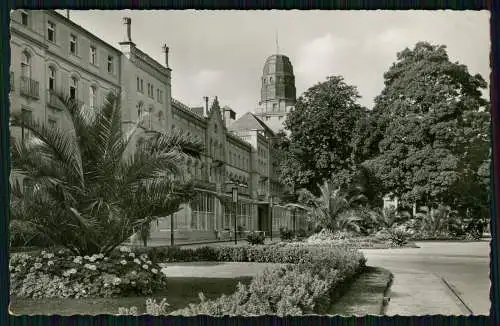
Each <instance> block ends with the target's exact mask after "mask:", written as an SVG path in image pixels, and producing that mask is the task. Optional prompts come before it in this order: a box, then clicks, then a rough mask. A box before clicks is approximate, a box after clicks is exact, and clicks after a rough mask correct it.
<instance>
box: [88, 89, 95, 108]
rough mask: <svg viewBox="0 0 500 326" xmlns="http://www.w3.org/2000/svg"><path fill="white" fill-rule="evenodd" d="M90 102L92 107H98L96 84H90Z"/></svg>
mask: <svg viewBox="0 0 500 326" xmlns="http://www.w3.org/2000/svg"><path fill="white" fill-rule="evenodd" d="M89 100H90V101H89V103H90V107H91V108H92V109H95V108H96V107H97V88H96V87H95V86H90V88H89Z"/></svg>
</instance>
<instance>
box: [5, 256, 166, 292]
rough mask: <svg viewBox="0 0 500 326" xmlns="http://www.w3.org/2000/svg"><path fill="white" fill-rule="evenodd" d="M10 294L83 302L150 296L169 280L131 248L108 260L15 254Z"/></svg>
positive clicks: (103, 258) (10, 268)
mask: <svg viewBox="0 0 500 326" xmlns="http://www.w3.org/2000/svg"><path fill="white" fill-rule="evenodd" d="M9 271H10V282H11V283H10V293H11V295H15V296H17V297H20V298H34V299H36V298H81V297H112V296H117V295H121V296H126V295H134V294H136V295H137V294H139V295H147V294H151V293H153V292H154V291H155V290H157V289H160V288H163V287H164V286H165V284H166V277H165V275H164V273H162V272H161V268H160V267H159V266H158V265H157V264H156V263H153V262H152V261H151V260H150V259H149V257H148V256H147V255H145V254H142V255H136V254H135V253H134V252H130V250H128V249H127V248H125V247H124V248H122V249H121V251H116V252H114V253H112V254H111V255H109V256H107V257H104V255H102V254H97V255H92V256H84V257H81V256H74V255H72V254H71V253H69V252H68V251H64V250H60V251H57V252H55V253H48V252H45V251H42V252H41V254H32V255H29V254H13V255H12V256H11V259H10V261H9Z"/></svg>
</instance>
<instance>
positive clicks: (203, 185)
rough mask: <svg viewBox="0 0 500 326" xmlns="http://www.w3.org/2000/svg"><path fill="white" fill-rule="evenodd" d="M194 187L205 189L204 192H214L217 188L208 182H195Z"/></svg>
mask: <svg viewBox="0 0 500 326" xmlns="http://www.w3.org/2000/svg"><path fill="white" fill-rule="evenodd" d="M194 185H195V187H198V188H202V189H206V190H213V191H215V190H216V188H217V186H216V184H215V183H213V182H209V181H206V180H195V181H194Z"/></svg>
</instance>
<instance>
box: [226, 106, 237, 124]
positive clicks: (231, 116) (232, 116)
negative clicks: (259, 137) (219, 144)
mask: <svg viewBox="0 0 500 326" xmlns="http://www.w3.org/2000/svg"><path fill="white" fill-rule="evenodd" d="M223 111H224V123H225V124H226V127H229V126H230V125H231V124H232V123H233V122H234V120H236V112H234V111H233V109H231V108H230V107H228V106H225V107H224V109H223Z"/></svg>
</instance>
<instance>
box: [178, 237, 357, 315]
mask: <svg viewBox="0 0 500 326" xmlns="http://www.w3.org/2000/svg"><path fill="white" fill-rule="evenodd" d="M270 247H271V246H270ZM279 248H281V249H282V250H283V251H282V252H281V253H279V254H277V255H276V256H275V257H274V259H276V258H277V257H281V261H282V262H283V261H288V260H290V261H292V260H294V261H295V263H294V264H288V265H286V266H283V267H277V268H273V269H266V270H264V271H263V272H262V273H259V274H258V275H257V276H256V277H254V279H253V280H252V282H251V283H250V285H249V286H245V285H243V284H241V283H240V284H238V288H237V291H236V292H235V293H233V294H232V295H229V296H226V295H223V296H222V297H220V298H218V299H215V300H205V298H204V296H203V294H200V303H198V304H190V305H189V306H188V307H187V308H185V309H181V310H178V311H175V312H173V313H172V314H174V315H183V316H192V315H199V314H207V315H216V316H221V315H226V314H228V315H265V314H277V315H281V316H283V315H302V314H308V313H320V314H321V313H326V312H327V310H328V308H329V307H330V305H331V303H332V301H333V300H334V299H336V295H337V296H338V295H339V294H340V292H341V291H340V290H341V287H342V285H343V284H345V283H346V282H347V281H348V280H349V279H351V278H353V277H355V275H356V274H357V273H358V272H359V271H360V270H361V269H362V268H363V267H364V266H365V262H366V260H365V259H364V256H363V255H362V254H361V253H359V252H358V251H356V250H354V249H349V248H348V249H346V248H336V247H334V246H328V245H324V246H321V245H320V246H313V245H304V244H286V245H283V246H275V248H272V249H274V250H269V251H268V254H270V255H271V254H272V253H273V252H275V250H276V249H279ZM292 251H295V252H296V253H297V254H296V255H295V256H296V257H295V258H287V257H289V256H287V255H286V254H284V253H285V252H287V253H291V252H292ZM255 252H257V251H255ZM261 252H263V251H261Z"/></svg>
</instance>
